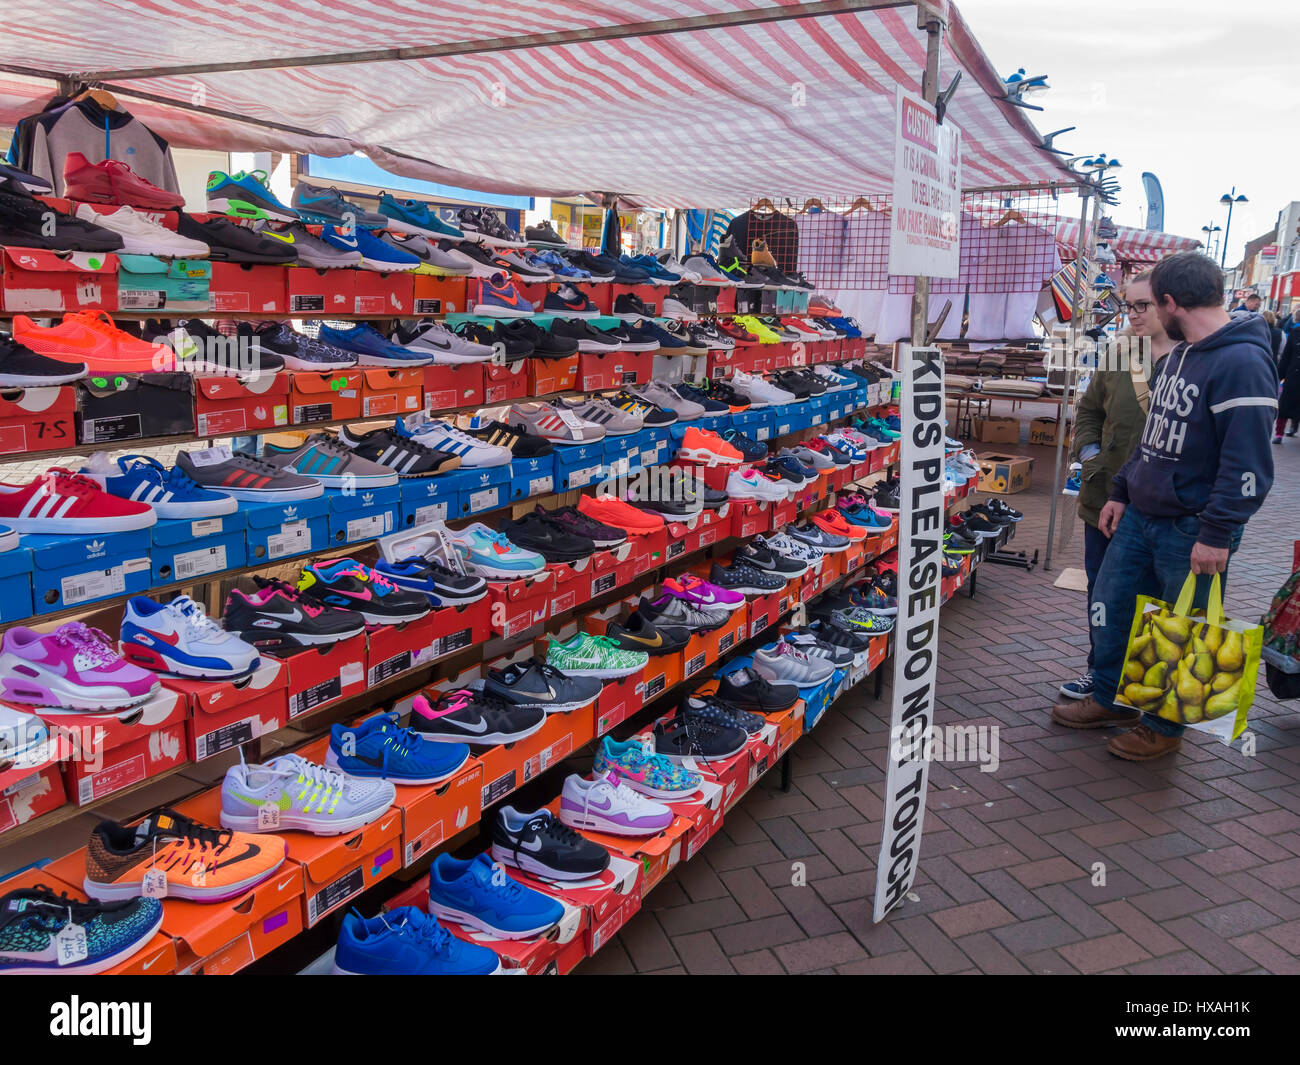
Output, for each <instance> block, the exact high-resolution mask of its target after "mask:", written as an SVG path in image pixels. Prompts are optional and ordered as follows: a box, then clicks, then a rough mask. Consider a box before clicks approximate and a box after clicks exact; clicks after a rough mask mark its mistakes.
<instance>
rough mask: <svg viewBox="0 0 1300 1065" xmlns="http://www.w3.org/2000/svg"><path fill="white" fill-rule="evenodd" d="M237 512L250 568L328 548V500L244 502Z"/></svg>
mask: <svg viewBox="0 0 1300 1065" xmlns="http://www.w3.org/2000/svg"><path fill="white" fill-rule="evenodd" d="M239 509H240V510H242V511H243V512H244V517H245V520H247V522H248V531H247V533H246V535H245V538H244V543H245V546H246V547H247V550H248V564H249V565H250V566H251V565H256V564H257V563H259V562H274V561H275V560H276V559H281V558H290V557H292V556H294V555H305V554H308V553H309V552H311V551H324V550H325V549H326V548H327V547H329V544H330V535H329V533H330V529H329V512H330V501H329V500H328V499H327V498H326V497H325V496H324V495H320V496H317V497H316V498H315V499H295V500H286V501H284V502H280V503H249V502H246V501H244V502H241V503H240V504H239Z"/></svg>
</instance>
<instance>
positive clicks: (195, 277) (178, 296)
mask: <svg viewBox="0 0 1300 1065" xmlns="http://www.w3.org/2000/svg"><path fill="white" fill-rule="evenodd" d="M117 259H118V272H117V309H118V310H120V311H178V312H179V311H187V312H194V311H197V312H199V313H206V312H207V310H208V301H209V299H210V294H209V289H210V285H211V283H212V263H210V262H208V261H207V260H206V259H159V258H157V257H156V256H153V255H126V254H119V255H118V257H117Z"/></svg>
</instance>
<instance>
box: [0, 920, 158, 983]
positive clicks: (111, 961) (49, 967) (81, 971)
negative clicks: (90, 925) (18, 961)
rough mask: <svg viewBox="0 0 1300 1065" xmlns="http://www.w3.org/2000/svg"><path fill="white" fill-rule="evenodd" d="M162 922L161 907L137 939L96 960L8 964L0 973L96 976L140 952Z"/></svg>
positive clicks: (10, 974) (11, 974)
mask: <svg viewBox="0 0 1300 1065" xmlns="http://www.w3.org/2000/svg"><path fill="white" fill-rule="evenodd" d="M162 923H163V912H162V909H161V907H160V908H159V910H158V919H157V920H156V921H155V922H154V923H153V925H152V926H151V927H150V928H149V929H147V930H146V931H144V932H142V933H141V934H140V936H139V937H138V938H137V939H135V940H134V941H133V942H131V943H128V944H127V945H126V946H125V947H123V948H122V949H121V950H118V951H116V952H114V953H113V954H110V955H108V956H107V957H104V958H96V959H95V960H94V961H86V962H82V963H80V964H76V963H74V964H72V965H60V964H59V963H58V962H57V961H52V962H49V963H47V964H45V965H6V966H4V968H3V969H0V973H3V974H4V975H5V976H43V975H50V974H57V975H59V976H95V975H97V974H99V973H102V972H104V971H105V970H106V969H111V968H113V966H115V965H117V964H118V963H119V962H124V961H126V960H127V959H128V958H130V957H133V956H134V955H136V954H138V953H139V952H140V950H141V949H142V948H143V947H144V945H145V944H146V943H148V942H149V941H150V940H151V939H153V937H154V936H155V935H156V934H157V932H158V929H159V928H161V927H162Z"/></svg>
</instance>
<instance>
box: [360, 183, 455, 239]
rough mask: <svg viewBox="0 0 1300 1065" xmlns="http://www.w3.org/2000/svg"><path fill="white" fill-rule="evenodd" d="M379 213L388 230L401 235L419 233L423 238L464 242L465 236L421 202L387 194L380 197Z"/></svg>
mask: <svg viewBox="0 0 1300 1065" xmlns="http://www.w3.org/2000/svg"><path fill="white" fill-rule="evenodd" d="M379 213H380V214H381V215H383V216H384V217H385V218H387V220H388V226H387V228H388V229H394V230H396V231H397V232H399V233H418V234H419V235H420V236H422V237H435V238H438V239H440V240H441V239H444V238H445V239H448V240H464V239H465V234H464V233H462V232H461V231H460V230H459V229H457V228H456V227H455V226H453V225H449V224H448V223H446V222H444V221H443V220H442V219H441V218H439V217H438V216H437V215H436V214H435V213H434V212H433V211H430V210H429V205H428V204H427V203H421V202H420V201H419V200H399V199H396V198H395V197H394V196H392V195H390V194H389V193H387V192H385V193H384V194H383V195H382V196H380V197H379Z"/></svg>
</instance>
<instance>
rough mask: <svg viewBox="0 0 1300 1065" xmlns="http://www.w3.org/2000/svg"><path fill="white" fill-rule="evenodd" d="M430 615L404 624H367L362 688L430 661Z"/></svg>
mask: <svg viewBox="0 0 1300 1065" xmlns="http://www.w3.org/2000/svg"><path fill="white" fill-rule="evenodd" d="M433 629H434V621H433V612H432V611H430V612H429V613H428V614H425V615H424V617H422V618H417V619H415V620H414V621H408V622H407V623H406V624H405V625H371V626H367V633H366V687H367V688H373V687H375V686H376V685H377V684H382V683H383V682H384V681H386V680H390V679H392V678H393V677H395V676H397V675H398V674H401V673H406V672H408V671H409V670H412V669H415V668H416V667H417V666H421V665H425V664H427V663H428V662H429V661H431V660H432V659H433V640H434V636H433Z"/></svg>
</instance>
